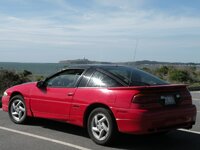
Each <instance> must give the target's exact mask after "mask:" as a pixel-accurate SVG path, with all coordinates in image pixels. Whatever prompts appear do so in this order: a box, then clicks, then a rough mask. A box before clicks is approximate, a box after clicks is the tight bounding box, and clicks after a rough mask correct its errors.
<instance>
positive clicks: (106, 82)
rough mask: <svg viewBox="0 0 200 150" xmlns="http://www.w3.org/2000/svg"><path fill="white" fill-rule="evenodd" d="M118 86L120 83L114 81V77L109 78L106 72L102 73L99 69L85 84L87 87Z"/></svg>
mask: <svg viewBox="0 0 200 150" xmlns="http://www.w3.org/2000/svg"><path fill="white" fill-rule="evenodd" d="M118 86H121V84H120V83H118V82H117V81H115V80H114V79H112V78H110V77H109V76H107V75H106V74H103V73H101V72H99V71H96V72H95V73H94V74H93V75H92V77H91V79H90V81H89V83H88V85H87V87H118Z"/></svg>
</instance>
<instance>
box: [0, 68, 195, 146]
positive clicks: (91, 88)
mask: <svg viewBox="0 0 200 150" xmlns="http://www.w3.org/2000/svg"><path fill="white" fill-rule="evenodd" d="M2 104H3V105H2V107H3V110H4V111H8V113H9V116H10V119H11V120H12V121H13V122H14V123H18V124H21V123H24V122H25V121H26V119H27V117H40V118H48V119H55V120H59V121H64V122H68V123H71V124H74V125H78V126H82V127H86V128H87V130H88V134H89V136H90V137H91V139H92V140H93V141H94V142H96V143H97V144H102V145H105V144H109V143H110V142H112V141H113V140H114V138H115V137H116V136H115V135H116V133H117V132H122V133H130V134H152V133H160V132H167V131H170V130H172V129H177V128H186V129H190V128H192V125H194V124H195V120H196V107H195V106H194V105H193V104H192V99H191V95H190V93H189V91H188V90H187V88H186V85H171V84H168V83H166V82H164V81H162V80H160V79H158V78H157V77H155V76H153V75H151V74H149V73H146V72H143V71H141V70H138V69H134V68H131V67H127V66H118V65H80V66H75V67H70V68H68V69H65V70H62V71H60V72H58V73H56V74H54V75H52V76H50V77H47V78H46V79H45V80H44V81H39V82H33V83H26V84H22V85H17V86H14V87H11V88H9V89H7V90H6V91H5V92H4V96H3V98H2Z"/></svg>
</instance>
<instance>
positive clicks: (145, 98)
mask: <svg viewBox="0 0 200 150" xmlns="http://www.w3.org/2000/svg"><path fill="white" fill-rule="evenodd" d="M157 101H158V96H156V95H149V94H148V95H147V94H138V95H135V96H134V97H133V99H132V102H133V103H137V104H148V103H155V102H157Z"/></svg>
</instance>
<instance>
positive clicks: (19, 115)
mask: <svg viewBox="0 0 200 150" xmlns="http://www.w3.org/2000/svg"><path fill="white" fill-rule="evenodd" d="M8 113H9V117H10V119H11V121H13V122H14V123H16V124H23V123H25V121H26V120H27V110H26V105H25V102H24V98H23V97H22V96H21V95H16V96H14V97H12V98H11V100H10V103H9V111H8Z"/></svg>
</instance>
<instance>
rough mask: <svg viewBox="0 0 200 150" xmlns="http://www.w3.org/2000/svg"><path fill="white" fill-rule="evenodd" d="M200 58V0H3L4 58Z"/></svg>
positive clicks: (0, 51)
mask: <svg viewBox="0 0 200 150" xmlns="http://www.w3.org/2000/svg"><path fill="white" fill-rule="evenodd" d="M82 58H87V59H90V60H95V61H111V62H124V61H138V60H154V61H165V62H193V63H200V0H165V1H164V0H1V1H0V62H59V61H60V60H68V59H70V60H72V59H82Z"/></svg>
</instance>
